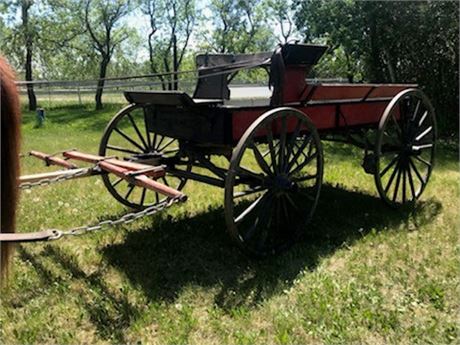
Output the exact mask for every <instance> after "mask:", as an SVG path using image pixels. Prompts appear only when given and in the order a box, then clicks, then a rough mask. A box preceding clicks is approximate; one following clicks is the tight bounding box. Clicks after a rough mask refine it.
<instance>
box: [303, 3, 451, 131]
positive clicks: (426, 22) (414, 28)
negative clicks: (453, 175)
mask: <svg viewBox="0 0 460 345" xmlns="http://www.w3.org/2000/svg"><path fill="white" fill-rule="evenodd" d="M459 6H460V5H459V3H458V2H448V1H417V2H413V1H391V2H387V1H357V0H349V1H325V0H307V1H298V2H297V12H296V24H297V26H298V27H299V28H300V30H301V32H302V33H303V34H304V38H305V40H307V41H310V40H320V41H323V42H326V43H328V44H329V45H330V46H331V47H332V49H331V51H334V50H337V49H339V48H340V50H341V51H343V52H344V57H345V60H346V64H347V65H348V68H347V76H348V78H349V79H350V80H353V79H354V77H355V76H356V75H358V74H360V73H362V74H363V77H364V78H365V79H366V80H369V81H371V82H378V83H384V82H392V83H394V82H397V83H418V84H419V85H420V88H421V89H422V90H424V91H425V92H426V93H427V94H428V96H429V97H430V98H431V99H432V101H433V103H434V106H435V109H436V111H437V114H438V124H439V127H440V129H441V133H443V134H444V135H448V134H450V133H458V126H457V124H458V104H459V98H458V95H459V89H458V82H459V76H458V64H459V52H458V43H459V33H458V27H459V20H458V12H459ZM357 67H359V68H357Z"/></svg>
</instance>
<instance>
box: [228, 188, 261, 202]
mask: <svg viewBox="0 0 460 345" xmlns="http://www.w3.org/2000/svg"><path fill="white" fill-rule="evenodd" d="M267 189H268V187H262V186H260V187H256V188H250V189H246V190H243V191H241V192H236V193H234V194H233V198H235V199H236V198H241V197H244V196H248V195H252V194H255V193H260V192H262V191H264V190H267Z"/></svg>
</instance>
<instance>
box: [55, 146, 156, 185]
mask: <svg viewBox="0 0 460 345" xmlns="http://www.w3.org/2000/svg"><path fill="white" fill-rule="evenodd" d="M63 155H64V157H67V158H70V159H75V160H79V161H83V162H88V163H99V162H101V161H104V162H107V163H110V164H112V165H116V166H119V167H122V168H125V169H128V170H133V171H136V170H144V169H150V168H152V166H151V165H148V164H140V163H133V162H127V161H123V160H120V159H116V158H108V159H106V158H105V157H103V156H96V155H91V154H88V153H82V152H78V151H68V152H64V153H63ZM144 175H147V176H152V177H154V178H158V177H162V176H164V175H165V171H164V168H163V167H161V166H159V167H156V169H154V170H151V171H147V172H146V173H145V174H144Z"/></svg>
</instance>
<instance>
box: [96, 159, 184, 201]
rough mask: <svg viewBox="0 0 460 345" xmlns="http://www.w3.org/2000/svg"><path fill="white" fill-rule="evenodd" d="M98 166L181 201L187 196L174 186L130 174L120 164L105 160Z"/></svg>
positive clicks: (135, 183) (140, 185)
mask: <svg viewBox="0 0 460 345" xmlns="http://www.w3.org/2000/svg"><path fill="white" fill-rule="evenodd" d="M99 166H100V167H101V168H102V169H103V170H105V171H107V172H110V173H113V174H115V175H117V176H118V177H121V178H123V179H125V180H127V181H129V182H131V183H133V184H134V185H136V186H139V187H144V188H147V189H151V190H154V191H155V192H158V193H160V194H163V195H166V196H168V197H171V198H176V197H177V198H179V199H181V201H185V200H186V198H187V196H186V195H185V194H183V193H181V192H180V191H178V190H176V189H174V188H171V187H168V186H165V185H164V184H162V183H159V182H156V181H153V180H151V179H149V178H148V177H147V176H145V175H139V176H130V175H129V174H128V173H129V172H130V170H129V169H126V168H123V167H120V166H116V165H114V164H111V163H109V162H107V161H101V162H99Z"/></svg>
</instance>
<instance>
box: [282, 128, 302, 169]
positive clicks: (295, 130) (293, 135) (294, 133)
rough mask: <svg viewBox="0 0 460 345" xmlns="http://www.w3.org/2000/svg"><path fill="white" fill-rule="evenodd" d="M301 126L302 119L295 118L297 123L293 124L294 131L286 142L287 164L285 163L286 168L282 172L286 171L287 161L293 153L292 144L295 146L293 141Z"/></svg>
mask: <svg viewBox="0 0 460 345" xmlns="http://www.w3.org/2000/svg"><path fill="white" fill-rule="evenodd" d="M301 126H302V121H300V120H297V124H296V126H295V129H294V132H293V133H292V135H291V138H290V140H289V142H288V144H287V152H286V162H287V164H286V169H285V170H284V172H286V170H287V167H288V165H289V161H290V158H291V155H292V153H293V150H294V146H295V147H297V145H295V143H296V139H297V137H298V136H299V133H300V128H301Z"/></svg>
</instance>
